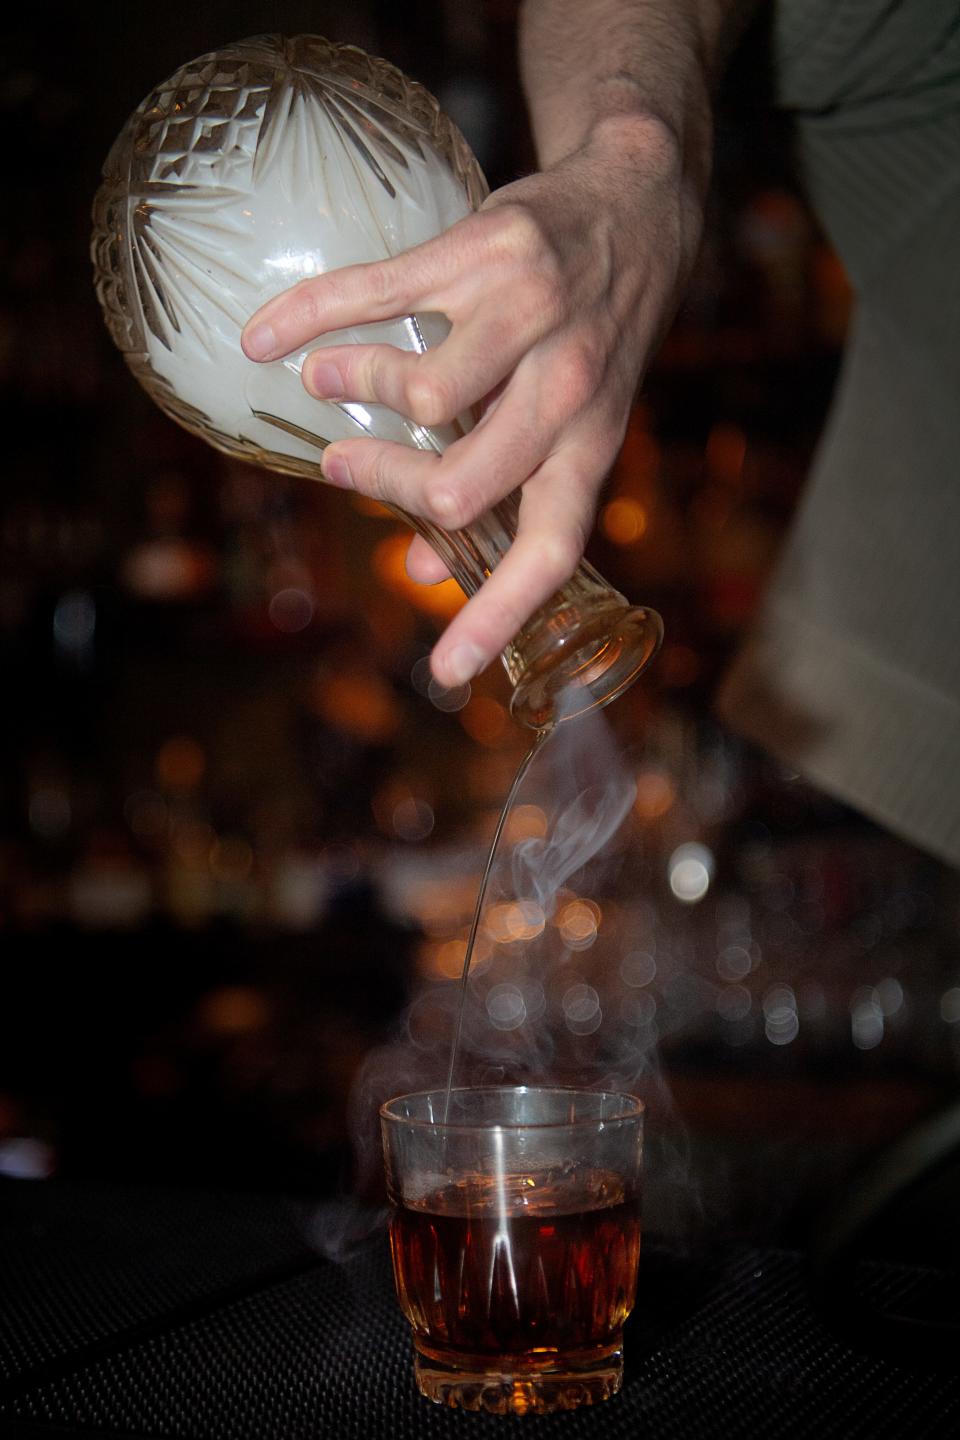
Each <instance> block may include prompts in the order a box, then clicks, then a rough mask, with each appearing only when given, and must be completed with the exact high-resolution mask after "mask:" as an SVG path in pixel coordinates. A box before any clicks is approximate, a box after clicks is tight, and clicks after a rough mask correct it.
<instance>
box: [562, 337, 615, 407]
mask: <svg viewBox="0 0 960 1440" xmlns="http://www.w3.org/2000/svg"><path fill="white" fill-rule="evenodd" d="M603 375H604V365H603V358H602V356H601V355H600V353H599V351H598V350H597V348H596V347H595V346H593V345H591V344H590V343H589V342H588V341H585V340H579V341H577V342H576V343H572V344H569V345H567V346H566V347H565V348H564V351H563V354H562V355H561V356H559V357H558V358H557V361H556V367H555V372H554V377H553V380H554V394H555V395H556V398H557V402H558V404H559V406H560V408H561V409H562V410H563V411H564V412H566V413H567V414H571V413H575V412H577V411H579V410H582V409H583V408H584V407H585V406H586V405H588V404H589V403H590V401H591V400H592V399H593V398H594V396H595V395H596V393H597V391H598V390H599V388H600V386H601V384H602V381H603Z"/></svg>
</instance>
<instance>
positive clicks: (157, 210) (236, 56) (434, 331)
mask: <svg viewBox="0 0 960 1440" xmlns="http://www.w3.org/2000/svg"><path fill="white" fill-rule="evenodd" d="M486 193H487V187H486V184H485V182H484V179H483V176H482V175H481V173H480V170H479V167H478V166H477V163H476V161H475V160H474V158H473V156H472V154H471V153H470V150H469V148H468V146H467V145H466V142H465V141H464V139H463V137H462V136H461V135H460V133H459V131H458V130H457V129H456V127H455V126H454V125H453V124H452V122H451V121H450V120H449V119H448V118H447V117H446V116H445V115H444V114H443V113H442V112H441V110H440V108H439V106H438V105H437V103H436V101H435V100H434V99H433V97H432V96H431V95H430V94H429V93H428V92H427V91H426V90H424V88H423V87H422V86H421V85H418V84H416V83H415V82H413V81H411V80H408V79H407V78H406V77H405V76H403V75H402V74H401V73H400V72H399V71H398V70H397V69H395V68H394V67H393V66H392V65H389V64H387V63H386V62H385V61H383V60H377V59H373V58H371V57H370V56H368V55H366V54H364V53H363V52H362V51H360V50H357V49H355V48H354V47H352V46H344V45H336V44H331V43H330V42H328V41H326V40H323V39H320V38H319V37H317V36H311V35H302V36H299V37H297V38H295V39H283V38H280V37H276V36H258V37H255V38H253V39H250V40H245V41H242V42H240V43H238V44H236V45H231V46H228V47H227V48H226V49H224V50H220V51H217V52H216V53H213V54H209V55H204V56H201V57H200V58H199V59H198V60H194V61H192V62H191V63H190V64H188V65H184V66H183V67H182V68H181V69H180V70H178V71H177V72H176V73H175V74H174V75H172V76H171V77H170V78H169V80H166V81H165V82H164V83H163V84H162V85H159V86H158V87H157V89H156V90H155V91H154V92H153V93H152V94H151V95H149V96H148V97H147V99H146V100H144V102H143V104H142V105H140V106H139V107H138V109H137V110H136V111H134V113H133V115H132V116H131V117H130V119H129V120H128V122H127V124H126V125H125V126H124V128H123V130H122V132H121V134H120V135H119V137H118V139H117V141H116V143H115V144H114V146H113V148H112V149H111V151H110V154H109V156H108V157H107V161H106V164H105V166H104V174H103V184H102V185H101V187H100V190H99V192H98V194H97V197H96V201H95V204H94V236H93V247H92V253H93V261H94V267H95V271H96V286H97V294H98V296H99V299H100V302H101V305H102V306H103V310H104V313H105V315H106V319H107V324H108V326H109V328H110V333H111V334H112V336H113V338H114V340H115V341H116V343H117V345H118V346H119V348H120V350H121V351H122V353H123V355H124V358H125V359H126V361H127V364H128V365H129V366H130V368H131V370H132V371H133V373H134V375H135V376H136V377H137V379H138V380H139V381H140V383H141V384H142V385H143V386H144V388H145V389H146V390H147V391H148V393H149V394H150V395H151V396H152V397H153V399H154V400H155V401H156V402H157V404H158V405H159V406H160V407H161V408H162V409H163V410H165V411H166V412H167V414H169V415H170V416H172V417H173V419H175V420H176V421H178V422H179V423H180V424H181V425H183V426H185V427H186V428H187V429H188V430H191V431H193V432H194V433H195V434H197V435H201V436H202V437H203V438H204V439H205V440H208V441H209V442H210V443H211V444H212V445H215V446H217V447H218V448H219V449H221V450H225V451H227V452H228V453H229V454H231V455H235V456H239V457H241V458H243V459H247V460H252V461H256V462H258V463H259V464H261V465H264V466H267V467H268V468H271V469H274V470H278V471H282V472H284V473H292V474H297V475H306V476H310V477H311V478H313V479H317V478H320V464H319V459H320V452H321V451H322V450H323V448H324V446H325V445H327V444H328V443H329V442H330V441H332V440H340V439H348V438H352V437H357V436H364V435H366V436H370V435H373V436H376V437H377V438H379V439H386V440H393V441H400V442H404V443H406V444H409V445H414V446H418V447H420V448H422V449H431V450H435V451H442V450H443V449H444V448H445V447H446V446H447V445H449V444H451V443H452V442H453V441H454V440H455V439H456V438H458V436H462V435H463V434H464V433H465V432H466V431H467V430H468V429H470V427H471V426H472V425H473V423H474V420H475V417H474V416H473V415H471V414H467V415H461V416H460V417H459V418H458V419H457V421H456V422H455V423H454V424H451V425H438V426H433V427H427V426H423V425H417V424H415V423H414V422H413V421H411V420H408V419H406V418H404V417H403V416H402V415H399V414H397V413H396V412H395V411H392V410H390V409H388V408H387V407H386V406H383V405H373V404H364V405H361V404H357V403H354V402H351V401H318V400H315V399H313V398H312V397H311V396H309V395H308V394H307V392H306V391H305V390H304V388H303V386H302V384H301V380H300V372H301V370H302V367H303V362H304V360H305V359H306V356H307V355H308V354H309V353H310V351H311V350H312V349H315V348H317V347H318V346H323V345H336V344H343V343H344V342H345V341H356V342H364V343H371V342H383V343H387V344H390V345H396V346H399V347H401V348H403V349H405V350H410V351H423V350H424V349H425V348H426V347H427V346H430V345H435V344H438V343H439V342H440V341H441V340H442V339H443V338H444V336H445V335H446V333H447V331H448V328H449V327H448V325H447V321H446V319H445V318H444V317H443V316H442V315H436V314H418V315H401V316H398V317H397V318H396V319H395V320H392V321H390V322H388V323H378V324H371V325H364V326H358V327H355V328H353V329H349V330H342V331H338V332H336V333H331V334H327V335H324V336H323V337H321V338H320V339H318V340H317V341H315V342H313V343H312V344H311V345H310V346H308V347H307V348H306V349H304V350H302V351H300V352H298V353H295V354H291V355H288V356H286V357H285V358H284V359H282V360H278V361H275V362H273V363H271V364H267V365H260V364H254V363H253V362H252V361H249V360H247V359H246V357H245V356H244V354H243V352H242V350H241V348H240V332H241V330H242V329H243V326H244V325H245V324H246V322H247V320H248V319H249V318H250V316H251V315H252V314H253V312H254V311H255V310H257V309H258V308H259V307H260V306H261V305H262V304H264V302H265V301H267V300H269V299H271V298H272V297H273V296H274V295H277V294H279V293H280V292H281V291H282V290H285V289H287V288H288V287H289V286H291V285H293V284H295V283H296V282H297V281H298V280H302V279H304V278H306V277H308V276H311V275H317V274H320V273H322V272H324V271H327V270H330V269H333V268H335V267H337V266H341V265H348V264H356V263H358V262H362V261H370V260H381V259H385V258H387V257H389V256H392V255H397V254H400V253H401V252H402V251H404V250H406V249H408V248H409V247H410V246H412V245H416V244H419V243H420V242H422V241H424V240H427V239H430V238H431V237H433V236H434V235H437V234H438V233H439V232H440V231H442V230H444V229H446V228H447V227H448V226H450V225H452V224H454V223H455V221H457V220H459V219H461V218H462V217H463V216H464V215H466V214H468V213H469V212H470V210H472V209H475V208H476V207H477V206H479V205H480V204H481V202H482V200H483V198H484V196H485V195H486ZM517 506H518V497H517V496H516V495H513V496H510V497H508V498H507V499H505V500H504V501H502V502H501V503H500V504H499V505H496V506H495V507H494V508H493V509H492V510H491V511H490V512H489V513H488V514H486V515H484V516H482V517H481V518H480V519H479V520H477V521H475V522H474V523H473V524H472V525H469V526H467V527H466V528H464V529H462V530H458V531H455V532H447V531H444V530H441V529H439V528H438V527H437V526H435V525H433V524H431V523H430V522H428V521H425V520H422V519H420V518H419V517H416V516H412V515H406V514H403V519H404V520H406V521H407V522H408V523H409V524H410V525H412V526H413V528H414V529H415V530H417V531H418V532H419V533H420V534H421V535H423V536H424V537H425V538H426V539H427V540H428V541H429V543H430V544H431V545H432V546H433V547H434V549H435V550H436V551H437V552H438V553H439V554H440V555H441V556H442V557H443V559H444V561H445V562H446V564H447V565H448V566H449V568H450V570H451V572H452V573H453V575H454V576H455V578H456V579H457V581H458V582H459V584H460V585H461V587H462V588H463V590H464V591H465V592H466V593H467V594H468V595H471V594H473V593H474V592H475V591H476V590H477V589H478V588H479V586H480V585H482V584H483V581H484V579H485V578H486V576H487V575H489V573H490V572H491V570H492V569H493V568H494V566H495V565H496V564H497V562H498V561H499V560H500V559H501V558H502V556H503V554H504V553H505V551H506V550H507V548H508V547H509V545H510V543H511V541H512V539H513V537H514V535H515V533H516V522H517ZM398 513H403V512H398ZM661 636H662V626H661V623H660V618H659V616H658V615H657V614H656V613H655V612H654V611H652V610H648V609H646V608H642V607H634V606H631V605H629V604H628V602H627V601H626V600H625V599H624V597H623V596H622V595H620V594H619V593H618V592H617V591H615V590H613V589H611V587H610V586H609V585H608V584H607V583H606V582H605V581H604V580H603V578H602V577H601V576H600V575H598V574H597V572H596V571H595V570H594V569H593V568H592V567H591V566H590V565H588V564H587V563H585V562H584V563H582V564H580V565H579V566H578V568H577V570H576V573H575V574H574V575H573V577H572V578H571V579H570V581H569V582H568V583H567V584H566V585H564V586H563V587H562V589H560V590H559V591H558V592H557V594H556V595H554V596H553V598H552V599H551V600H550V601H548V602H547V604H545V605H543V606H542V607H541V608H540V609H539V610H538V611H537V612H536V614H535V615H534V616H533V617H532V618H531V619H530V620H529V621H528V622H527V624H526V625H525V626H524V627H523V629H522V630H521V631H520V633H519V634H518V635H517V636H516V637H515V639H514V640H513V641H512V642H511V643H510V644H509V645H508V646H507V647H506V649H505V651H504V652H503V663H504V665H505V667H506V670H507V674H508V676H509V679H510V682H511V684H512V686H513V696H512V702H511V708H512V711H513V714H514V715H515V717H516V718H517V719H518V720H520V721H522V722H524V723H525V724H527V725H530V726H532V727H534V728H536V729H543V728H546V727H547V726H549V725H551V724H552V723H554V722H555V721H556V720H558V719H561V718H562V719H566V718H568V717H569V716H571V715H574V714H580V713H582V712H583V711H585V710H588V709H592V708H594V707H595V706H599V705H605V704H607V703H608V701H610V700H612V699H613V698H614V697H615V696H616V695H618V694H620V693H621V691H623V690H624V689H625V688H626V687H627V686H628V685H630V684H631V683H632V682H633V681H634V680H635V679H636V678H637V676H638V675H639V674H640V672H641V671H642V670H643V669H644V667H645V666H646V664H647V663H648V661H649V660H650V659H651V657H652V656H653V655H654V654H655V652H656V650H657V648H658V646H659V643H660V639H661ZM561 694H563V695H564V699H563V702H562V708H561V705H560V701H559V697H560V695H561Z"/></svg>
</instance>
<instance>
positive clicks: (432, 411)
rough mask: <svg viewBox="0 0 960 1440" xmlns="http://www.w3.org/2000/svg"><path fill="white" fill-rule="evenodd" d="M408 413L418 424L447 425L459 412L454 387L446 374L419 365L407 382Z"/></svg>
mask: <svg viewBox="0 0 960 1440" xmlns="http://www.w3.org/2000/svg"><path fill="white" fill-rule="evenodd" d="M406 405H407V414H408V415H409V416H410V419H411V420H415V421H416V422H417V424H418V425H427V426H430V425H445V424H446V423H447V422H448V421H450V420H452V419H453V418H454V416H455V415H456V413H457V402H456V398H455V396H454V392H453V387H452V386H451V384H450V383H449V381H447V380H446V379H445V378H444V376H442V375H440V374H438V373H436V372H435V371H428V370H424V369H422V368H420V367H418V368H417V369H416V370H414V373H413V374H412V375H411V376H410V378H409V379H408V381H407V384H406Z"/></svg>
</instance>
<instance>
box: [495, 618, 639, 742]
mask: <svg viewBox="0 0 960 1440" xmlns="http://www.w3.org/2000/svg"><path fill="white" fill-rule="evenodd" d="M579 609H580V607H565V609H564V610H563V611H559V612H557V615H556V617H555V623H553V624H551V625H549V626H543V627H542V628H541V632H540V633H541V634H544V635H545V636H546V637H547V639H548V643H547V644H546V645H545V646H544V648H543V649H542V651H541V653H540V654H539V655H537V656H535V657H533V658H531V659H530V660H529V662H528V664H527V665H526V667H525V669H524V670H523V673H522V675H521V676H520V678H519V679H518V680H517V682H516V683H515V685H514V691H513V698H512V700H511V702H510V711H511V714H512V715H513V717H514V719H515V720H518V721H520V723H521V724H523V725H529V726H531V728H533V729H534V730H542V729H544V728H545V727H546V726H549V725H554V724H559V723H561V722H563V721H564V720H572V719H573V718H574V717H575V716H577V715H583V714H585V712H586V711H588V710H597V709H600V708H601V707H602V706H604V705H609V704H610V701H611V700H615V699H616V697H617V696H618V695H622V694H623V692H624V690H626V689H628V688H629V686H631V685H632V684H633V682H634V680H636V679H637V677H638V676H639V675H641V674H642V673H643V671H644V670H645V669H646V668H647V666H648V665H649V663H650V661H651V660H652V659H653V657H654V655H656V653H657V651H658V650H659V648H660V643H661V641H662V639H663V621H662V620H661V619H660V616H659V615H658V614H657V612H656V611H655V610H648V609H647V608H646V606H643V605H628V604H627V603H626V601H624V600H622V599H621V598H620V597H617V599H616V601H614V602H613V603H610V604H602V605H597V606H593V607H590V608H589V609H588V610H586V611H585V612H581V613H578V612H579ZM571 621H572V622H573V623H571Z"/></svg>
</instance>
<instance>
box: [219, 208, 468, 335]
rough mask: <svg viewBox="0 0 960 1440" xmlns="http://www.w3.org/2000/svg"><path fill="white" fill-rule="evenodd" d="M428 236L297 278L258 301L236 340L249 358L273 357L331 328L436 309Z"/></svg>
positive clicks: (434, 260)
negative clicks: (399, 250)
mask: <svg viewBox="0 0 960 1440" xmlns="http://www.w3.org/2000/svg"><path fill="white" fill-rule="evenodd" d="M442 238H443V237H442V236H437V237H436V239H433V240H427V241H425V242H424V243H423V244H422V245H416V246H414V248H413V249H412V250H405V251H404V253H403V254H402V255H396V256H393V257H392V258H391V259H389V260H374V261H370V262H369V263H366V264H363V265H345V266H343V267H342V268H340V269H338V270H328V271H327V272H326V273H325V274H323V275H316V276H312V277H311V278H310V279H308V280H301V281H300V282H299V284H297V285H294V286H292V287H291V289H289V290H285V291H284V292H283V294H282V295H276V296H275V297H274V298H273V299H272V300H268V301H267V303H266V305H262V306H261V307H260V309H259V310H258V311H257V312H256V314H255V315H252V316H251V318H250V319H249V320H248V321H247V324H246V325H245V327H244V330H243V334H242V335H241V337H240V343H241V345H242V346H243V353H244V354H245V355H246V357H247V359H248V360H278V359H279V358H280V356H281V355H289V354H290V352H291V350H296V349H298V348H299V347H300V346H301V345H307V344H309V343H310V341H311V340H315V339H316V338H317V336H318V335H323V334H325V333H326V332H327V331H330V330H343V329H345V328H346V327H347V326H350V325H365V324H369V323H371V322H373V321H377V320H393V319H395V318H396V317H397V316H398V315H405V314H407V313H408V312H409V311H410V310H412V309H413V308H414V307H418V308H420V309H427V308H432V309H439V308H441V307H440V303H439V297H438V295H437V294H436V293H435V290H436V286H437V284H438V283H439V280H440V278H441V273H442V268H443V267H442V261H443V247H440V246H438V243H437V242H438V240H441V239H442Z"/></svg>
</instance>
